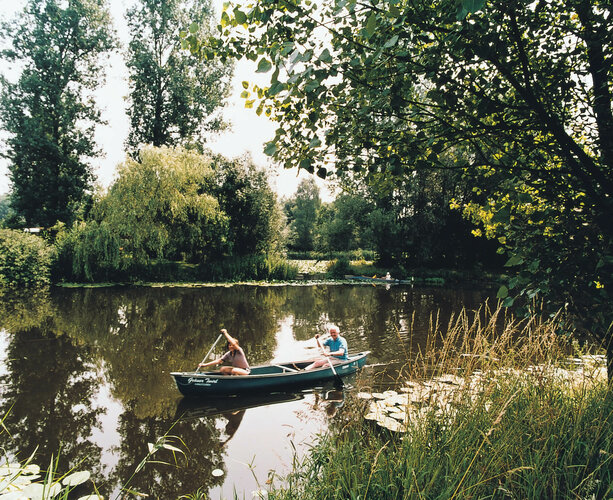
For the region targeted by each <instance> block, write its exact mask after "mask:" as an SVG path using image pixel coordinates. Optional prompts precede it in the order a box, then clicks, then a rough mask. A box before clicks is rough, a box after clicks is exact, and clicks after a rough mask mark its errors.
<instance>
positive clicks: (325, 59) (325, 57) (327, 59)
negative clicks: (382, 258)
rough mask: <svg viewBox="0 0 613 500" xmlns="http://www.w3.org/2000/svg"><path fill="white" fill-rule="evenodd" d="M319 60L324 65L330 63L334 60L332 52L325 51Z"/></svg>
mask: <svg viewBox="0 0 613 500" xmlns="http://www.w3.org/2000/svg"><path fill="white" fill-rule="evenodd" d="M319 60H320V61H321V62H324V63H327V62H330V61H331V60H332V56H331V55H330V51H329V50H328V49H324V51H323V52H322V53H321V54H320V55H319Z"/></svg>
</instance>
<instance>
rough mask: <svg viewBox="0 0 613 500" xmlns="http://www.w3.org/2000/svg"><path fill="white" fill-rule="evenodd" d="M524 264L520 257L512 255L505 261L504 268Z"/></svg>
mask: <svg viewBox="0 0 613 500" xmlns="http://www.w3.org/2000/svg"><path fill="white" fill-rule="evenodd" d="M523 263H524V259H522V258H521V257H519V256H517V255H513V257H511V258H510V259H509V260H507V261H506V262H505V264H504V266H505V267H513V266H519V265H520V264H523Z"/></svg>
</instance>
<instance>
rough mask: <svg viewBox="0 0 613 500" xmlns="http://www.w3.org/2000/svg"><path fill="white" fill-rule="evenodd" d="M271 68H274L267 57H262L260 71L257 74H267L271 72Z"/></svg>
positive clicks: (259, 64) (259, 65)
mask: <svg viewBox="0 0 613 500" xmlns="http://www.w3.org/2000/svg"><path fill="white" fill-rule="evenodd" d="M270 68H272V63H271V62H270V61H269V60H268V59H266V58H265V57H262V59H260V62H259V63H258V69H257V70H256V71H255V72H256V73H267V72H269V71H270Z"/></svg>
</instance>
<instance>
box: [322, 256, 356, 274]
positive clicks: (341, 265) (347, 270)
mask: <svg viewBox="0 0 613 500" xmlns="http://www.w3.org/2000/svg"><path fill="white" fill-rule="evenodd" d="M352 273H353V270H352V268H351V264H350V263H349V259H347V258H346V257H342V258H340V259H336V260H334V261H332V262H331V263H330V265H329V266H328V274H330V275H331V276H333V277H334V278H342V277H344V276H345V275H346V274H352Z"/></svg>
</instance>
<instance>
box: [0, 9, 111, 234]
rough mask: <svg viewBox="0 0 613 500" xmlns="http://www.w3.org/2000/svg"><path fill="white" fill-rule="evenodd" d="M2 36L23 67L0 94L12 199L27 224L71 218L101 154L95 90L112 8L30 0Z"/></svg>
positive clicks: (10, 56) (8, 55) (10, 57)
mask: <svg viewBox="0 0 613 500" xmlns="http://www.w3.org/2000/svg"><path fill="white" fill-rule="evenodd" d="M2 37H3V39H4V40H5V41H7V42H8V45H9V47H8V48H7V49H5V50H3V51H2V53H1V56H2V58H3V59H4V60H5V61H8V62H9V63H15V64H17V65H18V66H17V67H18V68H19V69H20V76H19V78H18V80H17V81H16V82H15V83H13V82H10V81H9V80H8V79H6V78H3V79H2V93H1V95H0V120H1V121H2V122H3V124H4V128H5V130H6V131H7V132H9V138H8V139H7V140H6V144H7V152H6V153H5V157H6V158H8V160H9V162H10V163H9V167H8V168H9V172H10V180H11V184H12V196H11V205H12V207H13V208H14V210H15V211H16V213H17V214H18V215H19V216H21V217H22V218H23V222H24V223H25V224H26V225H29V226H36V225H40V226H47V227H48V226H51V225H53V224H55V223H56V222H57V221H62V222H65V223H68V224H70V223H72V222H73V221H74V220H75V218H76V217H77V216H78V215H79V213H82V212H83V209H84V207H85V206H86V204H87V202H88V199H89V196H90V194H91V184H92V180H93V175H92V169H91V165H90V164H89V163H88V159H90V158H93V157H96V156H98V155H99V151H98V150H97V148H96V145H95V142H94V127H95V125H96V124H97V123H101V119H100V113H99V110H98V109H97V108H96V106H95V104H94V102H93V98H92V92H93V91H94V90H95V89H96V88H98V87H99V86H100V85H101V84H102V83H103V82H104V74H103V72H102V63H101V56H102V54H104V53H105V52H108V51H109V50H111V49H112V48H113V47H114V45H115V42H114V34H113V32H112V28H111V19H110V16H109V13H108V10H107V8H106V6H105V3H104V2H99V1H93V0H71V1H69V2H59V1H57V0H30V1H29V2H28V4H27V5H26V7H25V9H24V11H23V13H22V14H21V15H20V16H19V17H18V18H16V19H15V20H14V21H12V22H10V23H7V24H5V25H3V27H2Z"/></svg>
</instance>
